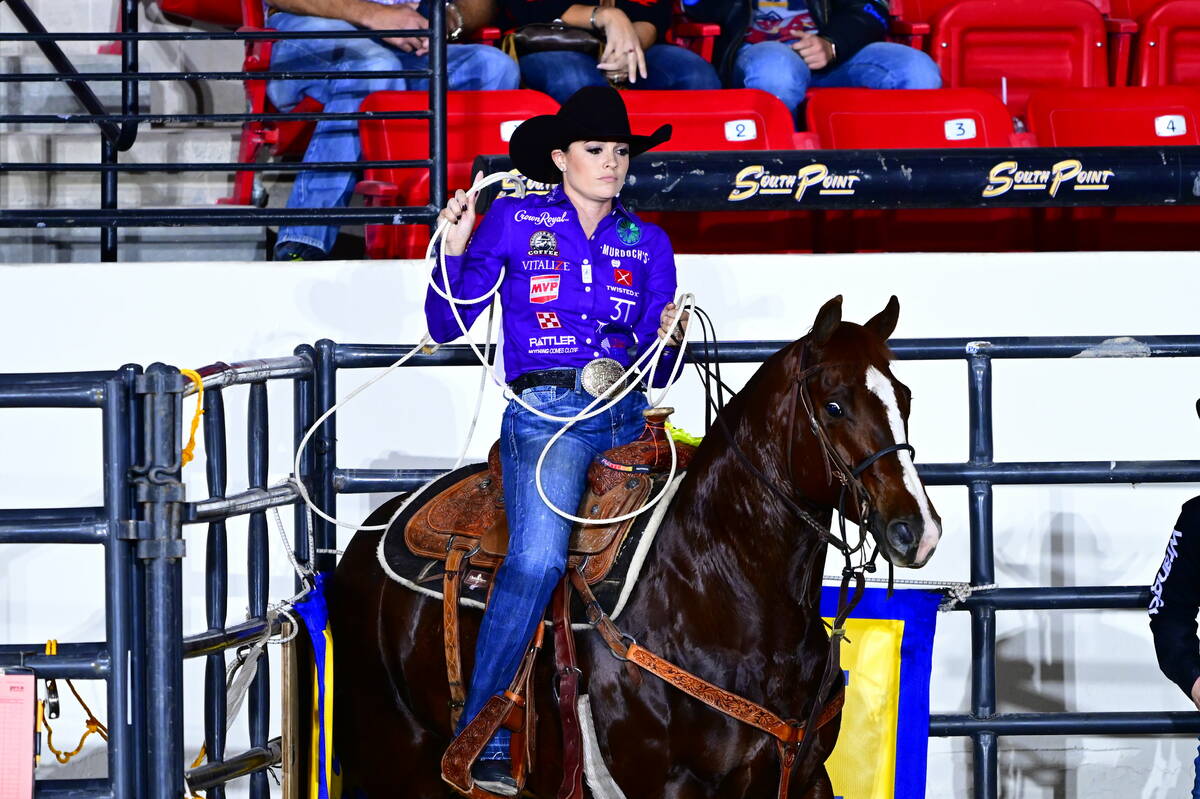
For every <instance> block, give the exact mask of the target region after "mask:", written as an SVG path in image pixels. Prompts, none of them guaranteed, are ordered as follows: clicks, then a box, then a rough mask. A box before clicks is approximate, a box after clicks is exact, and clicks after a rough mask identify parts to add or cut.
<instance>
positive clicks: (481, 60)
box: [267, 13, 519, 253]
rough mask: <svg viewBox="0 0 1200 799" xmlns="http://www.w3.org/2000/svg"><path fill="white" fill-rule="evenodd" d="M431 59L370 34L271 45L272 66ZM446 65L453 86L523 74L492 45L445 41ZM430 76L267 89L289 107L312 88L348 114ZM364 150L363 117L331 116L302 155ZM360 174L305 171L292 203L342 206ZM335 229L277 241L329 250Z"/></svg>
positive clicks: (313, 157)
mask: <svg viewBox="0 0 1200 799" xmlns="http://www.w3.org/2000/svg"><path fill="white" fill-rule="evenodd" d="M270 24H271V27H273V28H276V29H278V30H281V31H316V30H322V31H350V30H358V29H357V28H356V27H355V26H353V25H351V24H350V23H349V22H343V21H341V20H335V19H324V18H322V17H306V16H299V15H296V14H287V13H277V14H274V15H272V16H271V20H270ZM428 66H429V58H428V56H415V55H412V54H411V53H405V52H402V51H400V50H398V49H396V48H394V47H391V46H389V45H386V44H383V43H381V42H377V41H374V40H372V39H287V40H282V41H279V42H276V43H275V46H274V47H273V48H272V51H271V69H272V70H277V71H283V70H297V71H299V70H305V71H317V70H339V71H372V70H396V69H424V68H427V67H428ZM446 66H447V71H448V73H449V76H450V81H449V87H450V88H451V89H515V88H517V84H518V81H519V76H518V73H517V68H516V64H514V63H513V60H512V59H511V58H509V57H508V56H507V55H505V54H504V53H502V52H500V51H499V50H498V49H496V48H495V47H487V46H484V45H478V44H465V45H451V46H450V47H447V48H446ZM428 83H429V82H428V81H427V80H424V79H411V78H410V79H405V78H373V79H364V78H336V77H335V78H332V79H329V80H324V79H319V78H309V79H304V80H273V81H271V82H270V83H269V84H268V85H267V96H268V97H270V99H271V102H272V103H274V104H275V106H276V107H277V108H279V109H281V110H283V111H288V110H290V109H291V108H292V107H294V106H295V105H296V104H297V103H299V102H300V100H301V99H303V98H304V96H305V95H307V96H309V97H312V98H313V99H314V100H317V101H318V102H321V103H323V104H324V105H325V110H326V111H328V112H330V113H346V112H354V111H357V110H358V106H359V104H360V103H361V102H362V101H363V98H365V97H366V96H367V95H368V94H370V93H371V92H377V91H382V90H385V89H396V90H403V89H414V90H423V89H426V88H427V87H428ZM361 156H362V147H361V146H360V144H359V141H358V120H355V119H351V120H327V121H322V122H319V123H317V128H316V131H315V132H314V133H313V137H312V141H310V142H309V145H308V150H306V151H305V153H304V162H305V163H320V162H322V161H357V160H359V158H360V157H361ZM356 179H357V173H356V172H336V171H320V172H316V171H314V172H300V173H298V174H297V175H296V182H295V184H294V185H293V187H292V194H291V196H290V197H289V198H288V208H340V207H343V206H345V205H346V203H347V201H348V200H349V199H350V194H351V192H352V191H353V189H354V184H355V181H356ZM337 231H338V229H337V226H332V225H288V226H286V227H282V228H280V230H279V242H280V243H282V242H284V241H297V242H301V243H303V244H308V245H310V246H312V247H316V248H318V249H319V250H321V251H322V252H326V253H327V252H329V250H330V249H332V247H333V242H334V239H336V238H337Z"/></svg>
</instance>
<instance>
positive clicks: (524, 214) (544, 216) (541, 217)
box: [513, 208, 567, 227]
mask: <svg viewBox="0 0 1200 799" xmlns="http://www.w3.org/2000/svg"><path fill="white" fill-rule="evenodd" d="M513 221H515V222H532V223H534V224H535V225H545V226H546V227H554V226H555V225H557V224H558V223H559V222H566V221H567V212H566V211H563V212H562V213H561V214H558V215H557V216H556V215H554V214H551V213H550V212H549V211H542V212H541V213H540V214H536V215H535V214H531V213H529V212H528V211H526V210H525V209H524V208H520V209H517V212H516V213H515V214H513Z"/></svg>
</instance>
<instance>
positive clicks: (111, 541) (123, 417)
mask: <svg viewBox="0 0 1200 799" xmlns="http://www.w3.org/2000/svg"><path fill="white" fill-rule="evenodd" d="M135 380H136V367H125V368H124V369H122V370H121V372H120V373H119V374H118V375H117V376H116V377H114V378H113V379H111V380H109V381H108V382H107V383H106V384H105V388H104V419H103V426H104V508H105V511H106V512H107V515H108V529H109V535H108V541H107V542H106V546H105V553H104V554H105V557H104V560H105V565H104V582H105V604H106V611H107V612H106V613H105V616H106V619H105V627H106V634H107V636H108V653H109V659H110V664H111V665H110V673H109V676H108V697H107V698H108V773H109V781H110V783H111V789H112V792H113V796H132V795H133V786H134V781H133V780H134V771H133V766H134V759H133V754H134V746H135V743H134V741H132V740H131V737H132V736H131V734H132V730H133V719H132V718H131V714H130V710H131V708H130V705H129V702H128V701H127V697H129V695H130V692H131V691H132V690H133V687H134V686H133V684H132V683H131V680H130V663H131V658H132V652H133V646H134V642H133V628H134V626H135V625H134V618H135V617H134V616H133V615H132V611H133V570H134V558H133V555H134V553H133V543H134V538H135V536H136V526H135V525H134V524H133V522H132V514H131V512H130V511H131V502H130V499H131V497H130V493H129V482H128V480H129V474H128V473H129V467H130V465H131V460H130V457H131V451H130V446H129V437H130V428H131V426H132V425H131V423H130V396H131V394H132V393H133V388H134V381H135Z"/></svg>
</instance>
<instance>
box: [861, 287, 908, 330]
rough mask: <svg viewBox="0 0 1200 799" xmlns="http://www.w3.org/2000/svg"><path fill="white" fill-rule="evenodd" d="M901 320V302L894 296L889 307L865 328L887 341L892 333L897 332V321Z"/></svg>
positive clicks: (876, 315) (889, 302) (889, 301)
mask: <svg viewBox="0 0 1200 799" xmlns="http://www.w3.org/2000/svg"><path fill="white" fill-rule="evenodd" d="M899 318H900V300H898V299H896V295H895V294H893V295H892V298H891V299H890V300H888V304H887V307H885V308H884V309H883V310H882V311H880V312H879V313H877V314H875V315H874V316H872V317H871V319H870V321H868V322H867V323H866V324H865V325H863V327H865V328H867V330H872V331H874V332H875V333H878V334H879V337H880V338H881V339H883V340H884V341H887V340H888V338H889V337H891V335H892V333H893V332H895V330H896V320H897V319H899Z"/></svg>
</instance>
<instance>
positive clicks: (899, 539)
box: [887, 521, 917, 552]
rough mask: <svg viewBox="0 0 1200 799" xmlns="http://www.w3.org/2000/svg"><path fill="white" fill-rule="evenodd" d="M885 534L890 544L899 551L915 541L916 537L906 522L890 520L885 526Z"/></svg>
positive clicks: (910, 545)
mask: <svg viewBox="0 0 1200 799" xmlns="http://www.w3.org/2000/svg"><path fill="white" fill-rule="evenodd" d="M887 535H888V540H890V541H891V542H892V545H893V546H894V547H896V549H898V550H900V551H901V552H905V551H907V550H908V549H910V548H911V547H912V545H913V544H915V543H916V542H917V537H916V536H915V535H913V531H912V528H911V527H909V526H908V523H907V522H899V521H897V522H891V523H890V524H888V526H887Z"/></svg>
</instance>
